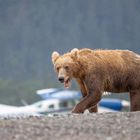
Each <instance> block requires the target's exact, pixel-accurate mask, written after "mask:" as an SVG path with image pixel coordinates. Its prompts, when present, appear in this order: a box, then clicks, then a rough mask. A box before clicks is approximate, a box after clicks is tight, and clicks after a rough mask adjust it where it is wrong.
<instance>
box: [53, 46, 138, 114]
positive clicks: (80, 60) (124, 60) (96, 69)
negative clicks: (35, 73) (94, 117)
mask: <svg viewBox="0 0 140 140" xmlns="http://www.w3.org/2000/svg"><path fill="white" fill-rule="evenodd" d="M65 59H66V60H67V61H65ZM52 61H53V64H54V67H55V68H56V65H60V66H61V67H64V66H65V65H68V66H69V67H70V71H69V72H66V73H65V74H66V75H69V74H70V76H71V78H75V79H76V81H77V82H78V84H79V87H80V89H81V92H82V95H83V99H82V100H81V101H80V102H79V103H78V104H77V105H76V107H75V108H74V109H73V111H72V112H73V113H83V112H84V111H85V109H89V111H90V112H97V104H98V102H99V101H100V99H101V97H102V93H103V92H104V91H109V92H116V93H122V92H129V93H130V102H131V111H138V110H140V56H139V55H138V54H136V53H134V52H132V51H129V50H91V49H86V48H85V49H81V50H78V49H73V50H72V51H71V52H69V53H67V54H64V55H58V56H57V58H55V59H54V57H53V55H52ZM58 74H59V71H58Z"/></svg>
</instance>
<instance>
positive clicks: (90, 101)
mask: <svg viewBox="0 0 140 140" xmlns="http://www.w3.org/2000/svg"><path fill="white" fill-rule="evenodd" d="M101 95H102V94H101V92H94V93H92V94H89V95H87V96H86V97H84V98H83V99H82V100H81V101H80V102H79V103H78V104H77V105H76V106H75V108H74V109H73V110H72V113H84V111H85V110H86V109H89V108H90V107H94V106H95V107H96V105H97V103H98V102H99V101H100V100H101Z"/></svg>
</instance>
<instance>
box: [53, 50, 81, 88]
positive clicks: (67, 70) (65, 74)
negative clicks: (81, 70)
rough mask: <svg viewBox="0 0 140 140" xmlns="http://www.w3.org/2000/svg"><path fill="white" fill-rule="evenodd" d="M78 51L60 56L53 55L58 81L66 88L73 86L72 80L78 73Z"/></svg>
mask: <svg viewBox="0 0 140 140" xmlns="http://www.w3.org/2000/svg"><path fill="white" fill-rule="evenodd" d="M77 58H78V49H76V48H75V49H73V50H72V51H71V52H69V53H67V54H64V55H60V54H59V53H58V52H53V53H52V62H53V64H54V69H55V71H56V72H57V75H58V80H59V81H60V82H61V83H63V84H64V87H66V88H69V87H70V86H71V80H72V78H73V77H75V75H76V73H78V63H77Z"/></svg>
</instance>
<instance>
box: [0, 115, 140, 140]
mask: <svg viewBox="0 0 140 140" xmlns="http://www.w3.org/2000/svg"><path fill="white" fill-rule="evenodd" d="M91 139H92V140H140V112H133V113H130V112H119V113H118V112H117V113H102V114H80V115H77V114H54V115H49V116H41V117H36V116H30V117H29V116H28V117H24V118H22V117H21V118H17V117H16V118H10V117H8V118H6V117H3V118H2V117H1V118H0V140H91Z"/></svg>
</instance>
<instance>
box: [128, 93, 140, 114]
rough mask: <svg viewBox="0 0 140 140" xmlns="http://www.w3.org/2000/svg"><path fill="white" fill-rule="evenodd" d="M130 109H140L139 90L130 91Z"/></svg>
mask: <svg viewBox="0 0 140 140" xmlns="http://www.w3.org/2000/svg"><path fill="white" fill-rule="evenodd" d="M130 102H131V111H140V90H135V91H131V92H130Z"/></svg>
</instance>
